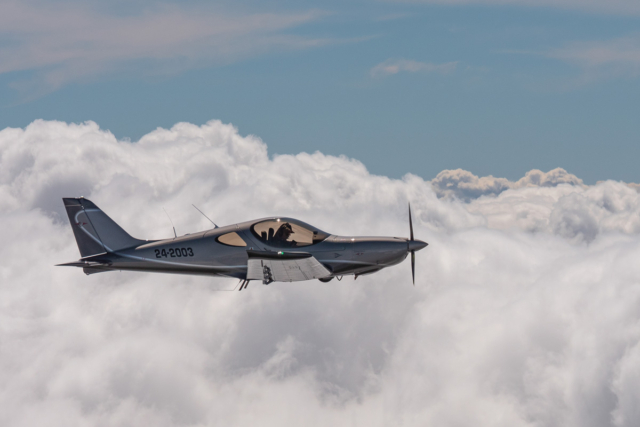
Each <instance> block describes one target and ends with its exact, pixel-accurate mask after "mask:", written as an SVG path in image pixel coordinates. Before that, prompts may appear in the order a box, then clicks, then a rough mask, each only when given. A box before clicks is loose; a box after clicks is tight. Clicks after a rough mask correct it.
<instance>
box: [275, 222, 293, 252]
mask: <svg viewBox="0 0 640 427" xmlns="http://www.w3.org/2000/svg"><path fill="white" fill-rule="evenodd" d="M292 234H293V228H292V227H291V224H289V223H288V222H285V223H284V224H282V225H281V226H280V228H278V231H276V234H275V235H274V236H273V241H274V242H277V243H280V244H281V245H286V246H296V241H295V240H292V241H289V237H291V235H292Z"/></svg>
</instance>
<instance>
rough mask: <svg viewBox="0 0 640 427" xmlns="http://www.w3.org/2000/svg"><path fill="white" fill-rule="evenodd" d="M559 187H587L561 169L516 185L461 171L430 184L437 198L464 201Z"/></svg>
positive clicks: (539, 173)
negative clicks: (525, 189) (510, 190)
mask: <svg viewBox="0 0 640 427" xmlns="http://www.w3.org/2000/svg"><path fill="white" fill-rule="evenodd" d="M560 184H570V185H578V186H583V185H584V184H583V182H582V180H581V179H580V178H578V177H577V176H575V175H572V174H570V173H568V172H567V171H565V170H564V169H562V168H556V169H554V170H552V171H549V172H546V173H545V172H542V171H540V170H537V169H534V170H531V171H529V172H527V173H526V174H525V176H524V177H523V178H520V179H519V180H518V181H516V182H512V181H509V180H508V179H506V178H495V177H493V176H491V175H489V176H483V177H481V178H480V177H478V176H476V175H474V174H472V173H471V172H469V171H465V170H462V169H456V170H444V171H442V172H440V173H439V174H438V175H437V176H436V177H435V178H434V179H433V180H432V181H431V185H432V186H433V189H434V191H435V192H436V194H437V195H438V197H445V198H453V197H456V198H459V199H462V200H465V201H469V200H471V199H476V198H478V197H480V196H486V195H497V194H500V193H502V192H503V191H505V190H508V189H510V188H522V187H555V186H558V185H560Z"/></svg>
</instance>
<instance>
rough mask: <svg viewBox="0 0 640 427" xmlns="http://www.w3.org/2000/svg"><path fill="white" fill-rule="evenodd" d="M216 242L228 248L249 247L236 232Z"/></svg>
mask: <svg viewBox="0 0 640 427" xmlns="http://www.w3.org/2000/svg"><path fill="white" fill-rule="evenodd" d="M216 241H217V242H219V243H222V244H223V245H227V246H247V243H246V242H245V241H244V240H242V237H240V236H239V235H238V233H236V232H235V231H234V232H233V233H227V234H223V235H222V236H219V237H218V238H217V239H216Z"/></svg>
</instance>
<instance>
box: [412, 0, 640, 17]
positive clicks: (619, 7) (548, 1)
mask: <svg viewBox="0 0 640 427" xmlns="http://www.w3.org/2000/svg"><path fill="white" fill-rule="evenodd" d="M400 1H401V2H406V3H429V4H444V5H449V6H459V5H485V6H526V7H546V8H555V9H568V10H577V11H582V12H589V13H609V14H634V15H636V14H640V4H638V2H637V1H635V0H609V1H600V0H404V1H403V0H400Z"/></svg>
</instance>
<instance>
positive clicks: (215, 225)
mask: <svg viewBox="0 0 640 427" xmlns="http://www.w3.org/2000/svg"><path fill="white" fill-rule="evenodd" d="M191 206H193V207H194V208H196V210H197V211H198V212H200V213H201V214H202V216H203V217H205V218H207V219H208V220H209V222H211V224H213V225H214V228H218V224H216V223H215V222H213V221H211V218H209V217H208V216H206V215H205V214H204V212H202V211H201V210H200V209H198V207H197V206H196V205H194V204H193V203H191Z"/></svg>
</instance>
